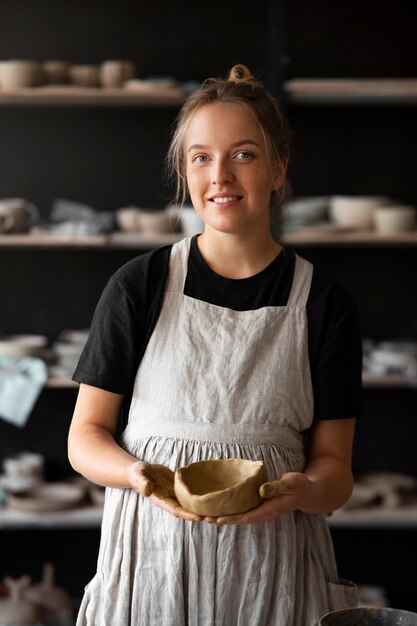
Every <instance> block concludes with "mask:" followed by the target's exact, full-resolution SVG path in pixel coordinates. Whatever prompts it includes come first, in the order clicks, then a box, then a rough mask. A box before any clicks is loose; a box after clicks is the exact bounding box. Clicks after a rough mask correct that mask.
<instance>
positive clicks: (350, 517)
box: [0, 506, 417, 530]
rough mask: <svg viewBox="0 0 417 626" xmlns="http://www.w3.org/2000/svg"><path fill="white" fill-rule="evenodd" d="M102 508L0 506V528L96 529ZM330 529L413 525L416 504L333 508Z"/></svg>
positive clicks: (416, 519)
mask: <svg viewBox="0 0 417 626" xmlns="http://www.w3.org/2000/svg"><path fill="white" fill-rule="evenodd" d="M102 513H103V510H102V508H101V507H97V506H85V507H81V508H75V509H70V510H68V511H57V512H54V513H27V512H22V511H14V510H12V509H8V508H7V507H3V508H0V530H6V529H8V530H22V529H28V528H38V529H48V528H97V529H98V528H100V525H101V520H102ZM328 522H329V526H330V528H335V529H337V528H348V529H350V528H352V529H353V528H391V529H392V528H417V506H410V507H403V508H400V509H391V510H388V509H383V508H379V509H377V508H375V509H366V510H365V509H364V510H362V511H359V510H358V511H349V512H340V511H337V512H336V513H334V514H333V515H331V516H329V518H328Z"/></svg>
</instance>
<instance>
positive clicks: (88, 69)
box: [69, 65, 99, 87]
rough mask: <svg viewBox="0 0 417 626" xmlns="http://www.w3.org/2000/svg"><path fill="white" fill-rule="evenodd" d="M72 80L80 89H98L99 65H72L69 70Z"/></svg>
mask: <svg viewBox="0 0 417 626" xmlns="http://www.w3.org/2000/svg"><path fill="white" fill-rule="evenodd" d="M69 76H70V80H71V82H72V83H73V84H74V85H78V86H79V87H98V84H99V69H98V65H71V66H70V68H69Z"/></svg>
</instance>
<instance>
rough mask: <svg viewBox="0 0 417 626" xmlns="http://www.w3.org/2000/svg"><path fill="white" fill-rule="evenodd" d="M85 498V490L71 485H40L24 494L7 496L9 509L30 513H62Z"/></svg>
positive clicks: (79, 486)
mask: <svg viewBox="0 0 417 626" xmlns="http://www.w3.org/2000/svg"><path fill="white" fill-rule="evenodd" d="M84 497H85V488H84V487H82V486H81V485H77V484H72V483H41V484H40V485H38V486H36V487H34V488H33V489H30V490H29V491H26V492H25V493H21V494H20V495H18V494H9V495H8V496H7V504H8V506H9V507H10V508H11V509H15V510H18V511H27V512H30V513H48V512H52V511H63V510H66V509H71V508H73V507H76V506H77V505H79V504H80V503H81V502H82V501H83V499H84Z"/></svg>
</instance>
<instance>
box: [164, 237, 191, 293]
mask: <svg viewBox="0 0 417 626" xmlns="http://www.w3.org/2000/svg"><path fill="white" fill-rule="evenodd" d="M190 243H191V237H185V238H184V239H181V241H178V242H177V243H175V244H174V245H173V246H172V248H171V256H170V258H169V271H168V280H167V284H166V288H165V291H166V292H168V291H171V292H176V293H183V292H184V284H185V279H186V278H187V269H188V257H189V254H190Z"/></svg>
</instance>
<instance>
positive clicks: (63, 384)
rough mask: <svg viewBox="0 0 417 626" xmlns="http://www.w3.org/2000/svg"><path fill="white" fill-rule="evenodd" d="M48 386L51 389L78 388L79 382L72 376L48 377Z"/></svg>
mask: <svg viewBox="0 0 417 626" xmlns="http://www.w3.org/2000/svg"><path fill="white" fill-rule="evenodd" d="M46 387H48V388H50V389H73V388H75V389H76V388H78V383H76V382H75V381H74V380H71V379H70V378H48V381H47V383H46Z"/></svg>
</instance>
